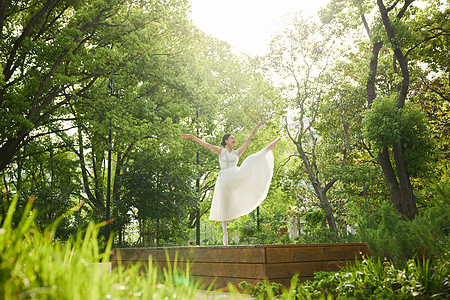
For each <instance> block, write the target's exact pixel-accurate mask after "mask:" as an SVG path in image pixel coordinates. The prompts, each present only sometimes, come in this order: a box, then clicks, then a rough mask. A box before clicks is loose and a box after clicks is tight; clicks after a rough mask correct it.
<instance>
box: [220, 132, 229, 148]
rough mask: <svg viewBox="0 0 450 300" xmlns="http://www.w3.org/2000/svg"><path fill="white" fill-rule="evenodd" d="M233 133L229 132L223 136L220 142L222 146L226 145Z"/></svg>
mask: <svg viewBox="0 0 450 300" xmlns="http://www.w3.org/2000/svg"><path fill="white" fill-rule="evenodd" d="M230 135H231V133H227V134H225V135H224V136H223V137H222V143H220V144H221V145H222V146H224V147H225V146H226V145H227V143H225V141H226V140H228V138H229V137H230Z"/></svg>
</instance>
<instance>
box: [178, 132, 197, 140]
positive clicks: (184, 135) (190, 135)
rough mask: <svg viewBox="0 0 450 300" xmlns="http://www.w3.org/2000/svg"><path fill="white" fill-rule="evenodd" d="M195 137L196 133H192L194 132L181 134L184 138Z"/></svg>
mask: <svg viewBox="0 0 450 300" xmlns="http://www.w3.org/2000/svg"><path fill="white" fill-rule="evenodd" d="M193 137H194V135H192V134H187V133H183V134H182V135H181V138H182V139H187V138H193Z"/></svg>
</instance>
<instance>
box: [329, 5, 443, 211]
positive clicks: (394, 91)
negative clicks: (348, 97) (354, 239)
mask: <svg viewBox="0 0 450 300" xmlns="http://www.w3.org/2000/svg"><path fill="white" fill-rule="evenodd" d="M374 7H375V10H373V8H374ZM444 10H447V11H448V8H444ZM372 12H373V13H374V16H375V18H374V21H373V22H372V23H370V22H369V21H368V19H367V17H366V15H368V14H370V13H372ZM442 12H443V8H442V7H439V3H438V2H434V1H431V2H430V3H429V4H427V5H425V8H419V7H418V6H414V0H406V1H383V0H377V1H356V2H351V3H350V2H347V1H340V0H337V1H331V2H330V4H329V5H328V9H327V10H324V11H323V12H322V20H323V21H325V22H327V21H329V20H330V19H334V18H337V19H340V20H341V21H344V22H351V23H353V24H355V22H356V20H360V22H361V23H362V24H361V26H363V27H364V29H365V30H366V32H367V34H368V36H369V38H370V42H371V44H372V57H371V59H370V63H369V65H370V70H369V74H368V76H367V84H366V99H367V105H368V106H369V107H371V106H372V104H373V103H374V100H375V99H376V97H377V96H378V97H381V98H384V97H386V96H387V97H394V98H395V101H396V107H397V109H396V110H395V111H393V116H394V117H395V118H397V119H398V120H400V118H401V114H402V111H403V108H404V107H405V103H406V102H407V100H408V97H409V93H410V81H411V78H410V69H411V62H410V61H411V58H412V57H414V56H416V57H417V53H418V52H419V50H420V51H423V49H424V48H427V45H431V44H434V45H439V47H440V48H441V49H447V47H448V42H447V43H446V42H445V41H446V36H448V34H449V29H448V22H447V21H446V19H448V12H447V13H442ZM424 14H425V15H427V16H428V17H425V18H424V17H423V16H424ZM438 15H440V16H441V17H442V16H447V17H444V18H443V19H441V20H442V21H437V19H434V17H435V16H438ZM416 16H420V18H419V20H420V22H418V21H417V20H416ZM351 17H353V20H351ZM430 17H431V18H432V20H433V21H430ZM447 40H448V38H447ZM383 50H386V51H384V52H383ZM385 54H388V55H390V56H391V59H390V61H391V64H390V66H389V65H386V64H385V65H383V66H382V67H383V71H380V65H379V64H380V62H382V59H384V58H383V57H384V56H385ZM429 61H434V59H433V58H432V57H430V56H429V57H428V62H429ZM385 66H386V67H387V68H386V69H384V67H385ZM389 74H392V76H389ZM389 77H390V79H389ZM383 78H386V79H388V80H386V81H384V82H383ZM397 124H398V126H400V122H398V123H397ZM400 131H401V128H397V129H396V132H400ZM380 133H381V131H380ZM382 134H388V132H384V133H382ZM405 147H406V144H405V139H403V138H401V137H400V136H398V137H397V138H396V139H394V140H392V141H391V143H390V145H384V146H383V148H382V149H381V151H379V152H377V153H376V155H377V161H378V163H379V165H380V166H381V168H382V170H383V174H384V178H385V181H386V183H387V185H388V187H389V191H390V195H391V199H392V202H393V203H394V207H395V209H396V210H397V211H398V212H399V213H400V214H401V215H403V216H404V217H406V218H408V219H413V218H414V216H415V215H416V214H417V206H416V200H415V197H414V191H413V185H412V183H411V174H410V173H409V170H408V164H407V161H406V158H405V153H404V152H405Z"/></svg>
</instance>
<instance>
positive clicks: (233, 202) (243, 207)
mask: <svg viewBox="0 0 450 300" xmlns="http://www.w3.org/2000/svg"><path fill="white" fill-rule="evenodd" d="M262 124H264V121H261V122H259V123H258V125H256V126H255V128H254V129H253V131H252V132H251V133H250V135H249V136H248V138H247V140H246V141H245V142H244V144H243V145H242V146H241V147H239V148H238V149H237V150H233V147H234V146H235V145H236V140H235V139H234V136H233V135H231V134H229V133H227V134H225V135H224V136H223V138H222V143H221V145H222V146H224V147H225V148H221V147H219V146H214V145H211V144H208V143H206V142H204V141H202V140H201V139H199V138H197V137H196V136H194V135H192V134H182V135H181V137H182V138H183V139H185V138H191V139H193V140H194V141H196V142H197V143H199V144H200V145H202V146H204V147H206V148H208V149H210V150H212V151H214V152H216V153H217V154H218V155H219V162H220V172H219V175H218V177H217V181H216V185H215V188H214V195H213V201H212V204H211V212H210V215H209V219H210V220H215V221H221V222H222V229H223V244H224V245H225V246H228V232H227V221H228V220H232V219H235V218H237V217H240V216H243V215H246V214H248V213H250V212H251V211H253V210H254V209H255V208H257V207H258V206H259V205H260V204H261V202H262V201H263V200H264V199H265V198H266V196H267V192H268V190H269V186H270V182H271V180H272V174H273V153H272V151H271V150H273V149H274V148H275V145H276V144H277V142H278V141H279V140H280V138H277V139H276V140H274V141H273V142H272V143H271V144H270V145H269V146H267V147H266V148H264V149H262V150H260V151H259V152H257V153H254V154H252V155H250V156H249V157H247V158H246V159H245V160H244V162H243V163H242V164H241V166H240V167H238V166H237V163H238V160H239V157H240V156H241V155H242V153H244V151H245V149H247V146H248V144H249V143H250V140H251V139H252V138H253V136H254V135H255V133H256V130H257V129H258V128H259V127H260V126H261V125H262Z"/></svg>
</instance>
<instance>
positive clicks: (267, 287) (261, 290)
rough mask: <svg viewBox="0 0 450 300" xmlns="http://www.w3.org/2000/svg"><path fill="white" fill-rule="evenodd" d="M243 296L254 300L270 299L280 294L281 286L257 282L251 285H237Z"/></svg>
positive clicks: (244, 282) (241, 283) (243, 282)
mask: <svg viewBox="0 0 450 300" xmlns="http://www.w3.org/2000/svg"><path fill="white" fill-rule="evenodd" d="M239 287H240V288H241V289H242V291H243V293H244V294H249V295H250V296H252V297H254V298H256V299H272V298H276V296H277V295H279V294H280V293H281V287H282V285H281V284H279V283H276V282H270V283H269V282H265V283H262V282H258V283H257V284H256V285H252V284H250V283H248V282H246V281H242V282H240V283H239Z"/></svg>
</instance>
